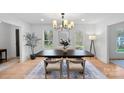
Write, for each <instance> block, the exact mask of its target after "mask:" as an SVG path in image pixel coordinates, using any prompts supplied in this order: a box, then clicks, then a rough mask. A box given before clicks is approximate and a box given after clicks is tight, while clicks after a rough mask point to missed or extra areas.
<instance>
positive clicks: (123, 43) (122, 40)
mask: <svg viewBox="0 0 124 93" xmlns="http://www.w3.org/2000/svg"><path fill="white" fill-rule="evenodd" d="M117 52H124V31H121V32H119V33H118V36H117Z"/></svg>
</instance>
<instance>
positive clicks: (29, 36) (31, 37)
mask: <svg viewBox="0 0 124 93" xmlns="http://www.w3.org/2000/svg"><path fill="white" fill-rule="evenodd" d="M24 38H25V40H26V46H29V47H30V48H31V55H30V57H31V59H35V57H36V56H35V53H34V49H35V47H36V46H37V43H38V41H39V40H41V39H39V38H38V37H37V36H36V35H35V33H26V34H25V35H24Z"/></svg>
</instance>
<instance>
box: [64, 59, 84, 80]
mask: <svg viewBox="0 0 124 93" xmlns="http://www.w3.org/2000/svg"><path fill="white" fill-rule="evenodd" d="M66 64H67V74H68V75H67V76H68V78H70V72H71V71H76V72H79V73H81V74H82V75H83V78H85V60H84V59H82V58H66Z"/></svg>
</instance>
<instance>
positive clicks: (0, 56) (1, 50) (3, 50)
mask: <svg viewBox="0 0 124 93" xmlns="http://www.w3.org/2000/svg"><path fill="white" fill-rule="evenodd" d="M2 52H4V53H5V57H4V58H3V57H2ZM0 60H6V61H7V49H0Z"/></svg>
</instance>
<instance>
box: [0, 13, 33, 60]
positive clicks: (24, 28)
mask: <svg viewBox="0 0 124 93" xmlns="http://www.w3.org/2000/svg"><path fill="white" fill-rule="evenodd" d="M0 20H1V21H3V22H5V23H8V24H12V25H15V26H19V28H20V58H21V60H22V61H24V60H26V59H27V58H29V55H30V51H29V48H28V47H26V46H25V40H24V34H25V33H26V32H31V29H30V24H28V23H25V22H23V21H21V20H19V19H18V18H16V17H13V16H12V15H10V14H4V13H1V14H0Z"/></svg>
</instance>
